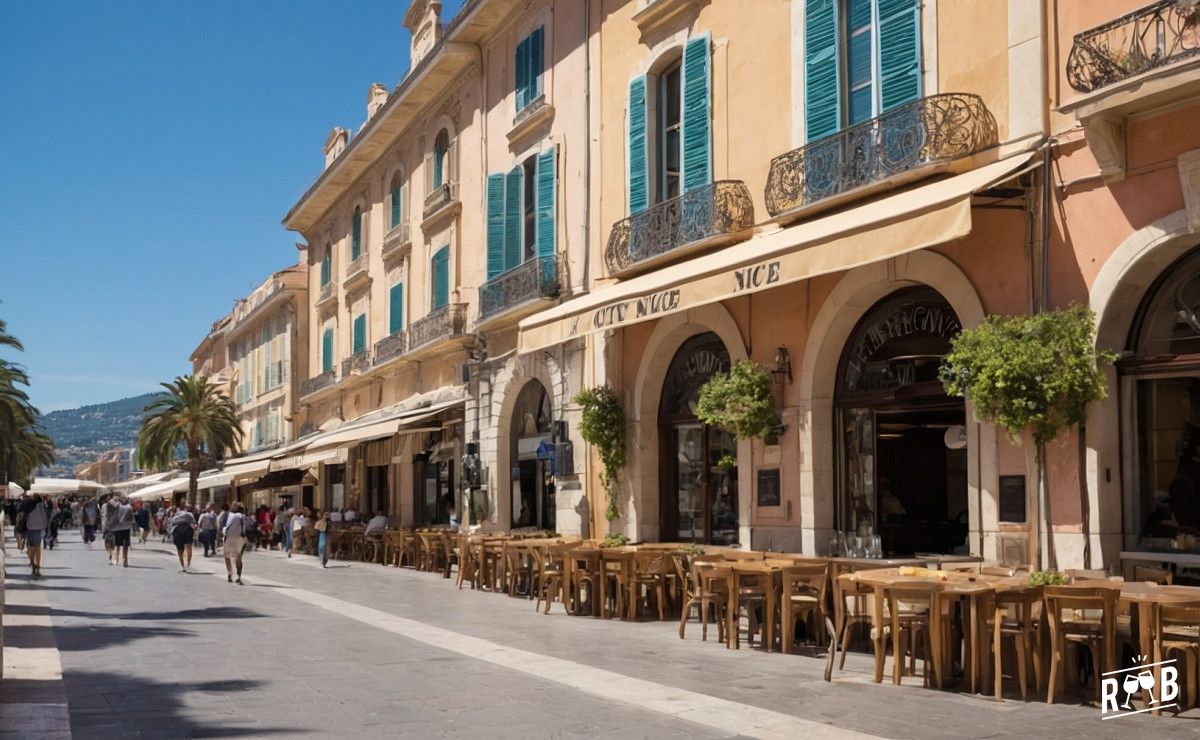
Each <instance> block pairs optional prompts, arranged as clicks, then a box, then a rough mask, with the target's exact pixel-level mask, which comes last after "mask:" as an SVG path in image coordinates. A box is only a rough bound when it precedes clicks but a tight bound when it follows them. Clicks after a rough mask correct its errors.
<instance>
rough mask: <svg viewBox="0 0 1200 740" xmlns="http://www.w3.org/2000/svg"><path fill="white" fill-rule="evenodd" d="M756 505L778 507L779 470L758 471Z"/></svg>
mask: <svg viewBox="0 0 1200 740" xmlns="http://www.w3.org/2000/svg"><path fill="white" fill-rule="evenodd" d="M756 488H757V491H758V505H759V506H779V502H780V497H779V468H766V469H763V470H760V471H758V486H757V487H756Z"/></svg>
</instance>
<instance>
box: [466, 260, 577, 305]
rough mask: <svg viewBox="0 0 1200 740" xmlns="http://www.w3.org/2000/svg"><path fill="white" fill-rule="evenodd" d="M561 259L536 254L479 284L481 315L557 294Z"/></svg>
mask: <svg viewBox="0 0 1200 740" xmlns="http://www.w3.org/2000/svg"><path fill="white" fill-rule="evenodd" d="M558 288H559V286H558V259H557V258H556V257H553V256H551V257H534V258H533V259H528V260H525V261H524V262H523V263H521V264H520V265H518V266H516V267H514V268H513V269H511V270H509V271H508V272H505V273H502V274H500V275H497V276H496V277H494V278H492V279H491V280H489V281H487V282H486V283H484V284H483V285H481V286H479V317H480V318H481V319H486V318H489V317H491V316H495V315H496V314H501V313H504V312H505V311H507V310H509V309H511V308H516V307H517V306H520V305H521V304H523V303H528V302H529V301H533V300H537V299H538V298H553V297H555V296H557V295H558Z"/></svg>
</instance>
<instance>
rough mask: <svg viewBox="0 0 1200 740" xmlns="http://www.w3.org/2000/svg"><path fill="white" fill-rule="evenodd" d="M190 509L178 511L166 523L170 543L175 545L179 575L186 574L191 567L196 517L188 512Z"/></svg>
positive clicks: (185, 508)
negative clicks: (169, 533) (169, 532)
mask: <svg viewBox="0 0 1200 740" xmlns="http://www.w3.org/2000/svg"><path fill="white" fill-rule="evenodd" d="M190 508H191V507H190V506H188V507H184V508H181V509H179V511H178V513H176V514H175V516H173V517H171V520H170V521H169V522H168V523H167V527H168V528H169V529H170V530H171V541H172V542H174V543H175V551H176V553H177V554H178V555H179V572H180V573H187V569H188V568H189V567H191V565H192V538H193V537H194V536H195V534H196V515H195V514H193V513H192V512H191V511H189V510H188V509H190Z"/></svg>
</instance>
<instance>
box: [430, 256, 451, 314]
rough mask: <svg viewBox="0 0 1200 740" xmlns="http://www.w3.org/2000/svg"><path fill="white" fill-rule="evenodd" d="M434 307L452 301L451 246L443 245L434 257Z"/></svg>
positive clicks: (439, 306) (436, 307)
mask: <svg viewBox="0 0 1200 740" xmlns="http://www.w3.org/2000/svg"><path fill="white" fill-rule="evenodd" d="M431 261H432V270H431V272H432V273H433V308H435V309H438V308H441V307H443V306H445V305H448V304H449V303H450V247H442V248H441V249H439V250H438V251H437V252H435V253H434V255H433V258H432V260H431Z"/></svg>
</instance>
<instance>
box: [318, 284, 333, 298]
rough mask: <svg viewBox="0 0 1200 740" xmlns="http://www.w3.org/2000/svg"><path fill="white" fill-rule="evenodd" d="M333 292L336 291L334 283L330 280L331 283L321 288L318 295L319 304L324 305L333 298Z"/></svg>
mask: <svg viewBox="0 0 1200 740" xmlns="http://www.w3.org/2000/svg"><path fill="white" fill-rule="evenodd" d="M333 291H334V287H333V281H332V280H330V281H329V282H327V283H325V284H324V285H322V286H321V292H320V293H318V294H317V303H318V304H320V303H324V302H325V301H327V300H329V299H330V298H332V297H333V295H334V293H333Z"/></svg>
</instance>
